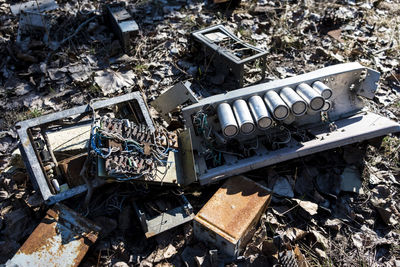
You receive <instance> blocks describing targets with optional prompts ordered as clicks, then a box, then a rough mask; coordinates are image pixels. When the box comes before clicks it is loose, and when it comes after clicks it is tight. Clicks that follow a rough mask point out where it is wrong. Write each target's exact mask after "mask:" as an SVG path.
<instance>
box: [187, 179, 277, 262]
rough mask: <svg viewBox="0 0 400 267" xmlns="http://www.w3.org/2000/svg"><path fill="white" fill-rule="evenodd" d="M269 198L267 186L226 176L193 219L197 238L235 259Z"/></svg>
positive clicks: (265, 207)
mask: <svg viewBox="0 0 400 267" xmlns="http://www.w3.org/2000/svg"><path fill="white" fill-rule="evenodd" d="M270 201H271V194H270V191H269V190H268V189H266V188H265V187H263V186H261V185H260V184H258V183H256V182H254V181H252V180H250V179H247V178H246V177H243V176H235V177H232V178H229V179H228V180H227V181H226V182H225V183H224V184H223V185H222V186H221V188H219V189H218V191H217V192H216V193H215V194H214V195H213V196H212V197H211V199H210V200H209V201H208V202H207V203H206V204H205V205H204V206H203V208H202V209H201V210H200V211H199V213H197V215H196V217H195V218H194V220H193V227H194V235H195V237H196V238H197V239H199V240H202V241H204V242H206V243H208V244H209V245H211V246H215V247H217V248H218V249H219V250H220V251H222V252H224V253H225V254H227V255H229V256H231V257H233V258H236V257H237V256H238V254H239V253H240V252H241V251H242V249H243V248H244V247H245V246H246V244H247V242H248V241H249V240H250V238H251V236H252V231H253V230H254V229H255V226H256V224H257V223H258V221H259V219H260V217H261V215H262V214H263V213H264V212H265V210H266V209H267V207H268V205H269V202H270Z"/></svg>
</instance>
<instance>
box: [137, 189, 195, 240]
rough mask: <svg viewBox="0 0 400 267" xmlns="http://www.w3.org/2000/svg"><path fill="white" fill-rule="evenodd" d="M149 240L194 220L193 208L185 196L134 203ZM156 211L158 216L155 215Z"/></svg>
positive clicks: (157, 198)
mask: <svg viewBox="0 0 400 267" xmlns="http://www.w3.org/2000/svg"><path fill="white" fill-rule="evenodd" d="M133 205H134V208H135V211H136V214H137V216H138V217H139V221H140V223H141V226H142V229H143V231H144V233H145V236H146V237H147V238H150V237H152V236H155V235H158V234H160V233H162V232H165V231H167V230H169V229H172V228H174V227H177V226H179V225H181V224H184V223H187V222H189V221H191V220H192V219H193V218H194V214H193V208H192V205H190V203H189V201H188V200H187V199H186V197H185V196H184V195H179V196H175V195H170V196H168V197H166V196H165V195H164V196H160V197H155V198H154V199H151V200H146V201H143V200H140V201H138V202H133ZM154 211H156V213H157V214H156V215H154Z"/></svg>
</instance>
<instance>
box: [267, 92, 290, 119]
mask: <svg viewBox="0 0 400 267" xmlns="http://www.w3.org/2000/svg"><path fill="white" fill-rule="evenodd" d="M264 101H265V103H266V104H267V107H268V109H269V110H270V111H271V112H272V114H273V115H274V118H275V119H277V120H284V119H286V117H287V116H289V108H288V107H287V106H286V104H285V102H284V101H283V100H282V98H280V96H279V95H278V93H277V92H275V91H274V90H268V91H267V92H266V93H265V95H264Z"/></svg>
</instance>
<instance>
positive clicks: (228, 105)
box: [181, 63, 400, 184]
mask: <svg viewBox="0 0 400 267" xmlns="http://www.w3.org/2000/svg"><path fill="white" fill-rule="evenodd" d="M379 76H380V74H379V72H377V71H374V70H372V69H369V68H365V67H363V66H361V65H360V64H358V63H345V64H339V65H334V66H330V67H326V68H323V69H320V70H316V71H313V72H310V73H306V74H302V75H299V76H295V77H291V78H287V79H283V80H277V81H273V82H269V83H263V84H258V85H254V86H250V87H246V88H242V89H238V90H234V91H230V92H228V93H226V94H220V95H215V96H212V97H208V98H205V99H202V100H200V101H199V102H198V103H196V104H193V105H191V106H188V107H185V108H183V110H182V112H183V118H184V121H185V125H186V126H187V130H186V133H185V134H186V136H187V138H186V143H185V147H183V148H181V151H184V152H185V153H186V162H185V169H186V173H187V175H189V176H190V177H188V179H192V180H196V181H199V182H200V184H207V183H210V182H214V181H217V180H220V179H224V178H227V177H230V176H233V175H237V174H240V173H244V172H247V171H250V170H254V169H257V168H261V167H264V166H268V165H272V164H276V163H278V162H282V161H286V160H289V159H293V158H297V157H302V156H305V155H309V154H313V153H317V152H320V151H324V150H328V149H332V148H335V147H338V146H344V145H347V144H351V143H355V142H360V141H363V140H368V139H372V138H375V137H379V136H382V135H386V134H388V133H392V132H398V131H400V125H399V124H398V123H396V122H394V121H392V120H390V119H388V118H385V117H382V116H380V115H377V114H374V113H371V112H367V111H364V110H363V108H364V102H363V99H362V97H365V98H369V99H372V98H373V97H374V93H375V90H376V89H377V86H378V85H377V83H378V81H379ZM189 155H190V156H189Z"/></svg>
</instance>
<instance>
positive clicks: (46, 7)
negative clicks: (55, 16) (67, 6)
mask: <svg viewBox="0 0 400 267" xmlns="http://www.w3.org/2000/svg"><path fill="white" fill-rule="evenodd" d="M57 8H58V5H57V3H56V2H55V1H54V0H34V1H28V2H26V3H22V2H21V3H18V4H15V5H12V6H10V9H11V13H13V15H18V14H19V13H20V12H21V11H25V12H27V11H31V12H45V11H50V10H55V9H57Z"/></svg>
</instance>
